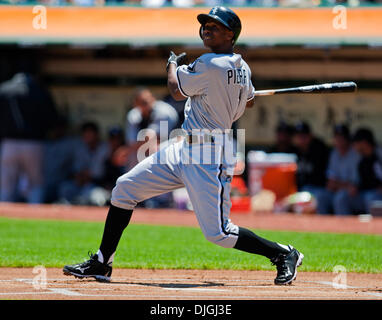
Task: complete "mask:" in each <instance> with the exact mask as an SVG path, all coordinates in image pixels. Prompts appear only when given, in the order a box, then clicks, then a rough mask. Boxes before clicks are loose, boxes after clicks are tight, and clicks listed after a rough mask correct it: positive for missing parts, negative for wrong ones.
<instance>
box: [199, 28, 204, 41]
mask: <svg viewBox="0 0 382 320" xmlns="http://www.w3.org/2000/svg"><path fill="white" fill-rule="evenodd" d="M199 36H200V39H202V40H203V25H201V26H200V28H199Z"/></svg>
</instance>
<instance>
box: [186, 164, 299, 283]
mask: <svg viewBox="0 0 382 320" xmlns="http://www.w3.org/2000/svg"><path fill="white" fill-rule="evenodd" d="M184 172H185V173H186V176H187V179H185V181H184V184H185V186H186V188H187V191H188V193H189V196H190V200H191V202H192V205H193V207H194V211H195V214H196V217H197V219H198V222H199V225H200V227H201V230H202V232H203V234H204V236H205V237H206V239H207V240H209V241H211V242H213V243H215V244H217V245H220V246H222V247H225V248H235V249H238V250H241V251H245V252H248V253H252V254H258V255H262V256H265V257H267V258H269V259H270V260H271V262H272V263H273V264H275V265H276V267H277V271H278V273H277V277H276V279H275V284H289V283H291V282H292V281H293V280H294V279H295V278H296V275H297V267H298V266H299V265H300V264H301V263H302V259H303V255H302V254H301V253H300V252H298V251H297V250H296V249H294V248H293V247H292V246H290V245H289V246H285V245H282V244H279V243H277V242H273V241H269V240H267V239H264V238H262V237H260V236H258V235H256V234H255V233H253V232H252V231H250V230H248V229H246V228H243V227H238V226H236V225H235V224H233V223H232V222H231V221H230V219H229V212H230V208H231V201H230V190H231V188H230V182H231V177H230V176H227V175H226V173H225V170H224V168H223V166H222V165H201V166H198V165H189V166H186V167H185V169H184ZM200 181H202V183H200Z"/></svg>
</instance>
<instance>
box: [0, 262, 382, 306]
mask: <svg viewBox="0 0 382 320" xmlns="http://www.w3.org/2000/svg"><path fill="white" fill-rule="evenodd" d="M0 270H1V272H0V299H17V300H19V299H28V300H30V299H32V300H93V299H96V300H98V299H102V300H105V299H106V300H108V299H112V300H116V299H123V300H193V299H196V300H219V299H224V300H258V299H260V300H273V299H277V300H287V299H302V300H312V299H313V300H315V299H330V300H335V299H341V300H343V299H345V300H351V299H367V300H369V299H372V300H376V299H377V300H379V299H381V300H382V275H380V274H358V273H347V274H346V278H345V281H341V282H339V281H337V278H336V275H335V274H333V273H325V272H299V273H298V276H297V280H296V281H295V282H293V284H292V285H289V286H275V285H274V284H273V278H274V277H275V272H274V271H232V270H143V269H138V270H137V269H115V270H113V278H112V282H111V283H99V282H96V281H95V280H92V279H91V280H78V279H75V278H74V277H70V276H64V275H63V273H62V270H61V269H57V268H47V269H46V273H45V276H46V282H44V281H43V280H44V279H42V277H41V275H42V274H41V273H36V272H35V273H33V268H1V269H0Z"/></svg>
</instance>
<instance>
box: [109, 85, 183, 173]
mask: <svg viewBox="0 0 382 320" xmlns="http://www.w3.org/2000/svg"><path fill="white" fill-rule="evenodd" d="M161 122H162V124H161ZM177 124H178V114H177V112H176V110H175V109H174V107H172V106H171V105H169V104H168V103H166V102H163V101H161V100H157V99H156V98H155V97H154V95H153V94H152V92H151V91H150V90H149V89H147V88H139V89H137V91H136V93H135V95H134V100H133V108H132V109H131V110H130V111H129V112H128V113H127V117H126V132H125V137H126V146H125V147H124V148H120V149H119V150H118V151H117V154H116V157H117V158H119V159H120V160H119V161H120V163H123V162H125V165H126V172H127V171H128V170H130V169H131V168H133V167H134V166H135V165H136V164H137V163H138V159H137V152H138V150H139V148H140V147H141V146H142V145H143V144H146V145H147V146H148V149H149V150H148V153H147V154H146V156H149V155H151V154H152V153H154V152H156V151H157V150H158V146H159V144H160V143H161V142H163V140H164V141H165V140H168V138H169V135H170V132H171V131H172V130H173V129H175V128H176V126H177ZM161 126H162V128H161ZM142 130H145V131H142ZM142 133H144V135H143V136H145V140H142V139H138V138H139V135H141V134H142ZM161 134H162V135H164V137H161V136H160V135H161ZM140 160H142V159H140Z"/></svg>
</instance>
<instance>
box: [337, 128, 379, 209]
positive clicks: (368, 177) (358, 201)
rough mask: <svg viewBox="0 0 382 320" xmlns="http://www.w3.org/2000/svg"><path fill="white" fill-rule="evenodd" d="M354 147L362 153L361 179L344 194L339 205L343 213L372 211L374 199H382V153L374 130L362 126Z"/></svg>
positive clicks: (355, 136)
mask: <svg viewBox="0 0 382 320" xmlns="http://www.w3.org/2000/svg"><path fill="white" fill-rule="evenodd" d="M353 146H354V149H355V150H356V151H357V152H358V153H359V154H360V156H361V160H360V162H359V164H358V176H359V181H358V184H357V185H356V186H353V187H352V188H349V189H348V190H347V192H344V193H343V194H342V198H341V199H340V201H339V204H338V206H339V207H340V208H341V213H342V214H352V213H370V207H371V205H372V203H373V202H374V201H377V200H382V154H381V150H380V149H378V148H377V144H376V141H375V138H374V135H373V133H372V131H370V130H369V129H366V128H360V129H358V130H357V132H356V133H355V134H354V136H353Z"/></svg>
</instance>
